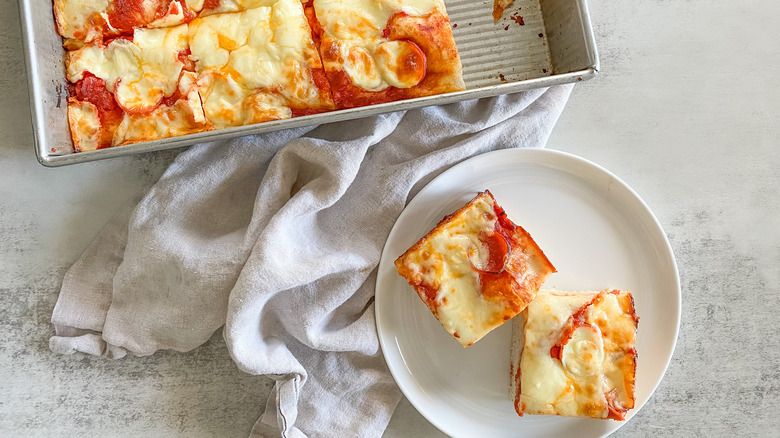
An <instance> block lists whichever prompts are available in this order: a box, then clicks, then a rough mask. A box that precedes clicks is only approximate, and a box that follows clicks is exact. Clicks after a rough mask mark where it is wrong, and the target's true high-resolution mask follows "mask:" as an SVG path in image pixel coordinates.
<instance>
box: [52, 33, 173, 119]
mask: <svg viewBox="0 0 780 438" xmlns="http://www.w3.org/2000/svg"><path fill="white" fill-rule="evenodd" d="M186 34H187V25H182V26H176V27H172V28H166V29H143V30H140V29H139V30H136V31H135V33H134V35H133V41H132V42H131V41H128V40H126V39H116V40H113V41H111V43H109V44H108V46H106V47H100V46H97V45H88V46H85V47H83V48H81V49H79V50H76V51H73V52H68V63H67V75H68V80H70V81H71V82H77V81H79V80H80V79H82V78H83V74H84V72H90V73H92V74H94V75H95V76H97V77H99V78H101V79H103V81H105V83H106V88H107V89H108V91H110V92H112V93H114V96H115V98H116V100H117V102H118V103H119V105H120V106H122V107H123V108H124V109H126V110H130V111H148V110H151V109H153V108H154V107H155V106H157V105H158V104H159V103H160V101H161V100H162V98H163V97H164V96H170V95H171V94H173V92H174V91H176V86H177V83H178V79H179V74H180V73H181V69H182V67H183V64H182V62H181V61H180V60H179V58H178V52H179V51H181V50H183V49H184V48H186V38H185V36H186Z"/></svg>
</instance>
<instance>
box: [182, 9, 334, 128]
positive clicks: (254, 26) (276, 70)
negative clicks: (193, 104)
mask: <svg viewBox="0 0 780 438" xmlns="http://www.w3.org/2000/svg"><path fill="white" fill-rule="evenodd" d="M262 3H263V4H265V5H268V6H262V7H257V8H254V9H249V10H246V11H244V12H240V13H235V14H219V15H210V16H207V17H202V18H198V19H196V20H194V21H192V22H191V23H190V30H189V36H188V38H189V46H190V51H191V53H192V59H193V60H194V61H195V66H196V71H197V72H198V73H200V74H201V75H202V79H201V80H200V81H199V87H200V89H201V95H202V98H203V103H204V110H205V114H206V118H207V119H208V120H209V121H210V122H212V123H214V124H215V125H216V126H235V125H237V124H243V123H257V122H260V121H267V120H278V119H283V118H289V117H291V116H292V112H291V110H290V107H291V106H295V107H305V108H321V107H323V106H326V105H328V102H325V101H323V98H322V97H321V96H320V94H319V89H318V88H317V86H316V84H315V83H314V79H313V77H312V74H311V65H310V64H309V61H308V59H310V58H314V59H317V58H316V49H315V47H314V42H313V40H312V39H311V31H310V28H309V25H308V21H307V20H306V16H305V14H304V12H303V6H302V5H301V3H300V1H298V0H274V1H264V2H262Z"/></svg>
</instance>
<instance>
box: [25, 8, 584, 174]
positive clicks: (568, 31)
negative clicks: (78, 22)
mask: <svg viewBox="0 0 780 438" xmlns="http://www.w3.org/2000/svg"><path fill="white" fill-rule="evenodd" d="M445 3H446V6H447V13H448V14H449V16H450V21H451V23H452V27H453V35H454V38H455V43H456V44H457V46H458V51H459V53H460V57H461V62H462V63H463V78H464V80H465V83H466V90H464V91H459V92H455V93H448V94H442V95H437V96H427V97H422V98H416V99H409V100H404V101H399V102H391V103H384V104H379V105H371V106H367V107H362V108H353V109H347V110H338V111H332V112H328V113H323V114H315V115H310V116H305V117H298V118H293V119H287V120H279V121H272V122H265V123H259V124H256V125H247V126H239V127H234V128H226V129H220V130H216V131H209V132H201V133H197V134H190V135H185V136H181V137H172V138H167V139H162V140H155V141H150V142H144V143H136V144H131V145H125V146H119V147H114V148H109V149H99V150H97V151H91V152H79V153H75V152H74V151H73V146H72V143H71V138H70V133H69V130H68V123H67V114H66V107H67V97H68V87H67V80H66V79H65V62H64V59H65V55H64V49H63V48H62V39H61V38H60V36H59V35H58V34H57V32H56V30H55V27H54V17H53V12H52V1H51V0H19V11H20V18H21V23H22V32H23V37H24V48H25V57H26V64H27V75H28V82H29V93H30V109H31V113H32V122H33V133H34V138H35V152H36V155H37V157H38V161H40V163H41V164H43V165H45V166H62V165H66V164H74V163H83V162H87V161H94V160H100V159H105V158H111V157H117V156H123V155H129V154H138V153H143V152H149V151H157V150H162V149H169V148H175V147H182V146H189V145H192V144H196V143H202V142H207V141H213V140H220V139H226V138H232V137H238V136H242V135H248V134H257V133H261V132H268V131H275V130H279V129H285V128H293V127H297V126H303V125H313V124H322V123H331V122H337V121H341V120H347V119H355V118H359V117H366V116H370V115H374V114H380V113H386V112H391V111H400V110H406V109H411V108H419V107H423V106H428V105H442V104H447V103H453V102H458V101H463V100H468V99H476V98H480V97H488V96H496V95H499V94H507V93H514V92H518V91H524V90H529V89H532V88H540V87H548V86H551V85H557V84H564V83H570V82H577V81H581V80H586V79H589V78H592V77H593V76H595V75H596V74H597V73H598V70H599V61H598V54H597V52H596V43H595V39H594V36H593V29H592V27H591V22H590V16H589V13H588V8H587V4H586V2H585V0H515V2H514V3H513V4H512V5H511V6H510V7H509V8H508V9H507V10H506V11H504V16H503V18H502V19H501V20H499V21H498V22H497V23H494V22H493V17H492V16H491V12H492V9H493V0H481V1H476V2H475V1H473V0H445Z"/></svg>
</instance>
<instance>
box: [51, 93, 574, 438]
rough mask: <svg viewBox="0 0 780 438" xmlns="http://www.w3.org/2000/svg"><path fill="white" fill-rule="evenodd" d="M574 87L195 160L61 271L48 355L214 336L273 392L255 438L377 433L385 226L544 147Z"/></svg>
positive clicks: (382, 383) (389, 403)
mask: <svg viewBox="0 0 780 438" xmlns="http://www.w3.org/2000/svg"><path fill="white" fill-rule="evenodd" d="M570 91H571V86H561V87H554V88H550V89H547V90H534V91H528V92H524V93H519V94H514V95H506V96H500V97H496V98H491V99H482V100H475V101H467V102H463V103H459V104H453V105H447V106H442V107H430V108H425V109H420V110H412V111H407V112H399V113H392V114H386V115H381V116H376V117H372V118H368V119H361V120H354V121H348V122H341V123H337V124H330V125H323V126H319V127H316V128H312V127H309V128H301V129H294V130H287V131H281V132H276V133H269V134H264V135H257V136H250V137H245V138H239V139H235V140H231V141H227V142H220V143H216V144H203V145H198V146H193V147H192V148H190V149H189V150H187V151H185V152H182V153H181V154H180V155H179V156H178V157H177V158H176V160H175V161H174V162H173V163H172V164H171V166H170V167H169V169H167V171H166V172H165V173H164V175H163V176H162V177H161V178H160V181H159V182H157V184H156V185H154V186H153V187H152V189H151V190H150V191H149V193H148V194H146V195H145V196H144V197H143V198H142V199H141V201H140V202H139V203H138V204H137V205H134V206H128V207H127V208H126V209H125V211H123V212H121V213H120V214H118V216H117V217H116V218H115V219H114V220H112V222H111V223H109V224H108V225H107V226H106V227H105V228H104V229H103V230H102V231H101V232H100V234H99V235H98V237H97V238H96V239H95V241H94V243H93V244H92V245H91V246H90V247H89V248H88V249H87V251H86V252H85V253H84V255H83V256H82V257H81V258H80V259H79V260H78V261H77V262H76V263H75V264H74V265H73V267H72V268H71V269H70V270H69V271H68V272H67V274H66V275H65V278H64V279H63V283H62V290H61V292H60V296H59V299H58V301H57V304H56V307H55V308H54V313H53V315H52V322H53V323H54V325H55V330H56V335H55V336H53V337H52V338H51V339H50V342H49V345H50V348H51V350H52V351H53V352H55V353H61V354H72V353H74V352H77V351H79V352H84V353H88V354H93V355H102V356H105V357H109V358H121V357H123V356H125V355H126V354H127V353H131V354H134V355H149V354H152V353H154V352H155V351H157V350H159V349H174V350H178V351H188V350H191V349H193V348H196V347H197V346H199V345H201V344H203V343H204V342H206V341H207V340H208V339H209V338H210V337H211V335H212V334H213V333H214V332H215V331H216V330H218V329H219V328H220V327H222V326H223V325H224V326H225V328H224V338H225V341H226V342H227V345H228V348H229V350H230V353H231V356H232V358H233V360H234V361H235V362H236V364H238V366H239V367H240V368H241V369H242V370H244V371H246V372H248V373H251V374H257V375H269V376H271V377H273V378H274V379H275V380H276V385H275V391H274V392H273V393H272V394H271V396H270V397H269V399H268V401H267V403H266V407H265V412H264V413H263V414H262V416H261V418H260V419H259V420H258V422H257V424H256V425H255V427H254V428H253V430H252V436H258V437H266V436H268V437H271V436H280V435H281V436H284V437H304V436H317V437H345V436H362V437H376V436H380V435H381V434H382V432H383V431H384V429H385V427H386V425H387V422H388V421H389V419H390V416H391V415H392V412H393V410H394V409H395V406H396V404H397V403H398V401H399V399H400V397H401V394H400V392H399V390H398V389H397V387H396V385H395V383H394V382H393V379H392V377H391V376H390V373H389V372H388V370H387V368H386V365H385V362H384V360H383V358H382V355H381V351H380V349H379V343H378V340H377V336H376V328H375V324H374V308H373V294H374V281H375V276H376V274H375V268H376V266H377V265H378V263H379V257H380V254H381V251H382V247H383V244H384V241H385V239H386V238H387V235H388V233H389V232H390V228H391V227H392V226H393V223H394V222H395V219H396V218H397V217H398V215H399V214H400V213H401V210H402V209H403V208H404V206H405V205H406V203H407V202H408V201H409V200H410V199H411V198H412V197H413V196H414V195H415V194H416V193H417V192H418V191H419V190H420V189H421V188H422V187H423V186H424V185H425V184H426V183H427V182H429V181H430V180H431V179H432V178H433V177H434V176H436V175H438V174H439V173H441V172H442V171H443V170H445V169H447V168H448V167H450V166H452V165H453V164H456V163H458V162H460V161H462V160H464V159H467V158H469V157H472V156H475V155H478V154H481V153H483V152H487V151H491V150H496V149H502V148H509V147H536V148H538V147H542V146H543V145H544V144H545V142H546V140H547V138H548V136H549V134H550V132H551V130H552V127H553V125H554V124H555V122H556V120H557V119H558V116H559V115H560V113H561V110H562V109H563V106H564V104H565V102H566V100H567V98H568V96H569V93H570Z"/></svg>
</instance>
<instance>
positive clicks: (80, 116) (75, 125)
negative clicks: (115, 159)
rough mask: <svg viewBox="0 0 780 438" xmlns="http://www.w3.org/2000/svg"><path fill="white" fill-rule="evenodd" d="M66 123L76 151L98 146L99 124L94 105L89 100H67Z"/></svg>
mask: <svg viewBox="0 0 780 438" xmlns="http://www.w3.org/2000/svg"><path fill="white" fill-rule="evenodd" d="M68 124H69V125H70V135H71V138H72V139H73V146H74V147H75V148H76V150H77V151H79V152H84V151H94V150H95V149H97V148H98V146H99V145H100V129H101V124H100V118H99V116H98V110H97V107H96V106H95V105H93V104H91V103H89V102H78V101H73V102H69V103H68Z"/></svg>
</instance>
